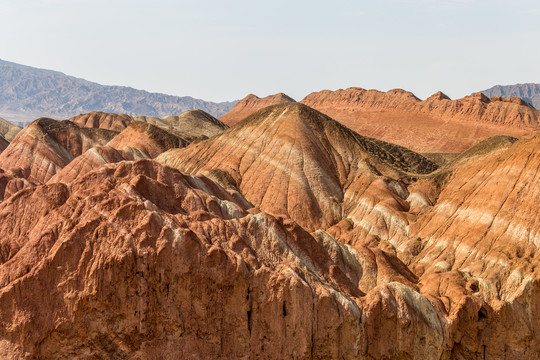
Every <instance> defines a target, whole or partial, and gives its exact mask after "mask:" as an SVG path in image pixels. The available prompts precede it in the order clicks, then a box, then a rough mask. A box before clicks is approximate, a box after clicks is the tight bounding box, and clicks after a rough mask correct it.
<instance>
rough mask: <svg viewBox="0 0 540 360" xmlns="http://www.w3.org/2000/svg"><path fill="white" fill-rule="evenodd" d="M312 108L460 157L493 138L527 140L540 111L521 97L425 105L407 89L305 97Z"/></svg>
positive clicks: (373, 132)
mask: <svg viewBox="0 0 540 360" xmlns="http://www.w3.org/2000/svg"><path fill="white" fill-rule="evenodd" d="M301 102H302V103H303V104H306V105H308V106H311V107H313V108H315V109H317V110H319V111H322V112H323V113H325V114H327V115H329V116H331V117H332V118H334V119H336V120H338V121H340V122H342V123H343V124H344V125H346V126H347V127H349V128H351V129H353V130H355V131H357V132H358V133H360V134H364V135H367V136H373V137H376V138H379V139H383V140H386V141H390V142H393V143H397V144H400V145H403V146H406V147H409V148H411V149H413V150H416V151H421V152H462V151H464V150H466V149H467V148H469V147H471V146H472V145H474V144H476V143H477V142H479V141H481V140H484V139H486V138H488V137H490V136H493V135H512V136H516V137H520V138H522V137H529V136H531V135H533V134H534V133H535V132H536V131H538V129H539V124H540V112H539V111H537V110H535V109H534V108H533V107H531V106H530V105H529V104H527V103H526V102H524V101H523V100H521V99H518V98H504V99H503V98H493V99H489V98H488V97H486V96H485V95H482V94H480V93H476V94H474V95H471V96H467V97H464V98H462V99H459V100H450V99H449V98H448V97H447V96H446V95H444V94H443V93H440V92H439V93H437V94H434V95H433V96H431V97H430V98H428V99H426V100H423V101H421V100H420V99H418V98H416V97H415V96H414V94H412V93H410V92H407V91H404V90H399V89H396V90H390V91H388V92H386V93H385V92H381V91H377V90H364V89H361V88H349V89H346V90H337V91H329V90H324V91H320V92H316V93H312V94H310V95H308V96H306V97H305V98H304V99H303V100H302V101H301Z"/></svg>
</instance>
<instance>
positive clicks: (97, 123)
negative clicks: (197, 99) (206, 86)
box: [70, 109, 228, 139]
mask: <svg viewBox="0 0 540 360" xmlns="http://www.w3.org/2000/svg"><path fill="white" fill-rule="evenodd" d="M70 121H72V122H74V123H76V124H78V125H79V126H81V127H91V128H102V129H109V130H115V131H122V130H124V129H125V128H126V127H128V126H129V125H130V124H131V123H133V122H144V123H148V124H152V125H155V126H158V127H160V128H162V129H164V130H167V131H169V132H172V133H174V134H176V135H180V136H183V137H185V138H192V139H195V138H197V137H200V136H205V137H211V136H215V135H217V134H220V133H222V132H223V131H224V130H225V129H227V128H228V126H227V125H225V124H224V123H222V122H221V121H219V120H218V119H216V118H215V117H213V116H212V115H210V114H207V113H205V112H204V111H202V110H198V109H197V110H192V111H186V112H184V113H182V114H181V115H168V116H165V117H164V118H162V119H160V118H157V117H153V116H131V115H126V114H111V113H104V112H100V111H92V112H89V113H87V114H80V115H77V116H74V117H72V118H71V119H70Z"/></svg>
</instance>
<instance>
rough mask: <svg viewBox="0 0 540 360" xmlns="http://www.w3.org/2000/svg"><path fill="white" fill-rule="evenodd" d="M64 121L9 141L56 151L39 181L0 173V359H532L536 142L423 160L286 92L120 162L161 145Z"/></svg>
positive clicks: (539, 172) (539, 292)
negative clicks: (238, 116) (200, 132)
mask: <svg viewBox="0 0 540 360" xmlns="http://www.w3.org/2000/svg"><path fill="white" fill-rule="evenodd" d="M404 96H406V95H404ZM436 98H437V99H438V100H437V101H444V100H445V97H444V96H443V94H438V95H437V96H436ZM413 100H414V99H413ZM480 100H481V101H484V100H482V99H480ZM414 101H417V100H414ZM446 101H448V100H446ZM493 101H494V100H492V102H493ZM517 105H518V106H523V105H519V104H517ZM77 128H78V127H77V126H76V125H74V124H72V123H69V122H54V121H51V120H41V121H38V122H36V123H34V124H33V127H32V128H30V130H31V131H32V132H33V133H35V134H42V136H41V137H36V136H35V137H34V138H29V137H28V134H26V135H25V132H26V129H25V130H24V131H23V132H21V133H20V134H19V135H18V137H19V136H20V137H21V138H22V139H23V140H24V139H26V138H27V139H34V140H32V141H35V139H40V141H41V143H39V144H38V145H36V146H34V147H33V148H35V149H37V150H39V152H36V158H37V157H38V156H37V155H39V156H41V157H42V158H43V157H44V156H43V155H41V154H49V153H48V152H47V151H49V152H57V153H59V154H64V153H69V154H71V157H73V159H72V160H70V162H69V164H67V165H64V167H63V168H62V170H60V171H58V172H57V173H56V175H54V176H53V177H50V178H48V182H47V183H46V185H39V186H38V185H37V183H36V184H30V185H28V184H27V183H28V181H27V180H25V179H23V178H17V177H16V176H15V177H14V172H4V171H1V170H0V193H1V192H2V191H4V192H6V193H9V194H10V196H8V197H6V198H5V200H4V201H3V202H2V203H0V324H1V325H0V357H3V358H13V359H25V358H27V359H32V358H44V359H56V358H75V359H77V358H80V359H83V358H85V359H86V358H110V357H115V358H143V359H146V358H152V359H153V358H203V359H213V358H227V359H229V358H234V359H236V358H238V359H245V358H284V357H286V358H295V359H326V358H339V359H381V358H387V359H400V358H403V359H424V358H425V359H456V360H457V359H479V360H480V359H488V358H494V359H499V358H500V359H523V358H535V357H536V355H537V354H538V353H539V352H540V332H539V331H540V321H539V320H538V318H537V317H536V316H535V314H536V313H537V312H538V311H540V286H539V285H540V281H539V273H538V270H537V268H538V266H537V265H538V264H539V263H540V259H539V258H538V255H537V253H538V251H537V250H538V246H539V245H540V240H539V237H538V234H540V221H539V218H538V216H537V215H538V204H539V203H540V187H539V186H538V184H539V183H540V136H537V137H535V138H532V139H530V140H519V141H518V140H517V139H515V138H512V137H503V136H499V137H496V138H491V139H489V140H486V141H484V142H481V143H479V144H477V145H476V146H474V147H473V148H471V149H469V150H468V151H466V152H464V153H462V154H459V155H454V156H445V155H440V154H432V155H430V156H431V157H432V158H433V159H435V161H437V162H438V163H439V165H436V164H435V163H434V162H433V161H430V160H428V159H427V158H426V157H424V156H422V155H419V154H417V153H415V152H413V151H410V150H408V149H406V148H403V147H400V146H397V145H393V144H390V143H386V142H383V141H380V140H376V139H372V138H368V137H365V136H361V135H359V134H357V133H355V132H353V131H351V130H349V129H348V128H346V127H344V126H342V125H341V124H339V123H337V122H336V121H334V120H332V119H331V118H329V117H328V116H326V115H324V114H322V113H320V112H318V111H316V110H313V109H311V108H309V107H307V106H305V105H303V104H298V103H293V104H280V105H275V106H271V107H266V108H264V109H262V110H259V111H258V112H256V113H254V114H252V115H250V116H249V117H248V118H246V119H244V120H243V121H242V122H241V123H239V124H237V125H236V126H234V127H232V128H230V129H228V130H226V131H224V132H223V133H221V134H219V135H216V136H214V137H212V138H210V139H206V140H201V141H196V142H194V143H192V144H190V145H188V146H187V147H184V148H180V149H170V150H168V151H166V152H164V153H162V154H161V155H159V156H158V157H157V158H156V160H151V159H143V160H138V161H124V160H131V159H134V158H136V157H134V156H132V155H133V154H134V153H132V152H129V151H128V152H126V151H125V149H126V148H131V149H138V151H140V153H141V154H146V155H147V156H148V157H150V156H151V155H150V154H158V153H159V152H160V151H162V150H164V149H168V148H170V147H171V146H177V145H179V143H178V142H177V141H178V139H177V138H176V137H175V136H174V134H175V133H174V132H173V134H167V133H166V132H165V131H164V129H163V128H159V129H158V128H156V127H155V126H153V125H151V124H149V122H147V123H141V122H134V123H131V125H128V127H127V128H126V129H124V130H123V131H122V133H120V135H117V136H116V137H114V138H113V139H112V140H111V141H109V142H108V143H107V145H104V146H103V145H100V144H101V143H99V141H94V142H90V141H87V142H85V141H86V140H84V139H83V140H81V139H82V138H84V136H83V135H84V134H83V135H80V136H79V135H77V134H79V132H81V133H82V131H81V130H76V129H77ZM32 129H33V130H32ZM66 129H67V130H66ZM87 130H88V131H90V130H95V129H86V130H85V131H87ZM66 134H70V135H69V136H68V135H66ZM73 134H75V135H73ZM92 134H94V136H96V134H95V133H94V132H92ZM23 135H24V136H23ZM20 142H21V141H19V139H18V138H16V139H15V140H14V141H13V142H12V144H10V147H11V146H13V144H16V143H20ZM27 143H31V141H27ZM81 144H88V146H86V145H85V146H86V147H85V146H82V145H81ZM89 145H92V146H89ZM60 146H61V147H60ZM113 146H115V147H116V148H114V147H113ZM62 148H63V149H65V151H61V152H60V151H58V149H62ZM8 149H9V147H8ZM79 149H81V150H79ZM82 149H87V150H86V151H84V152H82ZM45 150H47V151H45ZM6 151H8V150H6ZM6 151H5V152H4V153H6ZM4 153H3V154H1V155H0V161H1V160H2V157H1V156H3V155H4ZM74 154H80V155H79V156H75V155H74ZM68 158H69V157H68ZM164 164H168V165H172V166H174V167H175V168H177V169H174V168H172V167H169V166H167V165H164ZM0 165H3V164H2V162H0ZM32 166H33V165H32V164H30V165H29V167H32ZM0 167H1V166H0ZM178 170H180V171H178ZM33 178H35V176H34V177H33ZM45 178H47V177H45ZM17 181H18V182H17ZM24 181H26V182H27V183H24ZM8 188H9V189H8ZM44 298H45V299H46V300H47V301H43V299H44Z"/></svg>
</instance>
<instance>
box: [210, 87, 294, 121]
mask: <svg viewBox="0 0 540 360" xmlns="http://www.w3.org/2000/svg"><path fill="white" fill-rule="evenodd" d="M291 102H295V100H294V99H293V98H291V97H289V96H288V95H286V94H284V93H279V94H275V95H269V96H266V97H263V98H260V97H258V96H256V95H253V94H249V95H248V96H246V97H245V98H243V99H242V100H240V101H238V102H237V103H236V104H235V105H234V107H233V108H232V109H231V110H230V111H229V112H228V113H226V114H225V115H222V116H221V117H220V118H219V120H221V121H223V122H224V123H225V124H227V125H229V126H233V125H235V124H237V123H238V122H240V121H241V120H243V119H245V118H246V117H248V116H249V115H251V114H253V113H255V112H257V111H259V110H261V109H263V108H265V107H267V106H271V105H277V104H284V103H291Z"/></svg>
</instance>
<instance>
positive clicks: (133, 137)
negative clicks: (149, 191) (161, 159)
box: [107, 121, 189, 159]
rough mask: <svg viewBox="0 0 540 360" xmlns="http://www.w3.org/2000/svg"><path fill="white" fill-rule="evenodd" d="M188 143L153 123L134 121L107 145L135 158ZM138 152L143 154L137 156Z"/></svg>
mask: <svg viewBox="0 0 540 360" xmlns="http://www.w3.org/2000/svg"><path fill="white" fill-rule="evenodd" d="M188 144H189V141H188V140H186V139H183V138H181V137H178V136H176V135H173V134H171V133H169V132H167V131H165V130H163V129H161V128H159V127H157V126H155V125H152V124H148V123H143V122H139V121H135V122H133V123H132V124H131V125H129V126H128V127H127V128H126V129H124V130H123V131H122V132H121V133H120V134H118V135H116V136H115V137H114V138H113V139H112V140H111V141H110V142H109V143H108V144H107V145H109V146H110V147H112V148H115V149H117V150H120V151H122V152H123V153H125V154H126V155H125V156H124V157H125V158H130V156H129V155H128V153H131V154H132V156H133V159H135V158H137V157H150V158H154V157H156V156H158V155H159V154H161V153H162V152H164V151H167V150H169V149H173V148H180V147H184V146H186V145H188ZM139 153H142V154H144V155H143V156H139V155H138V154H139Z"/></svg>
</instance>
